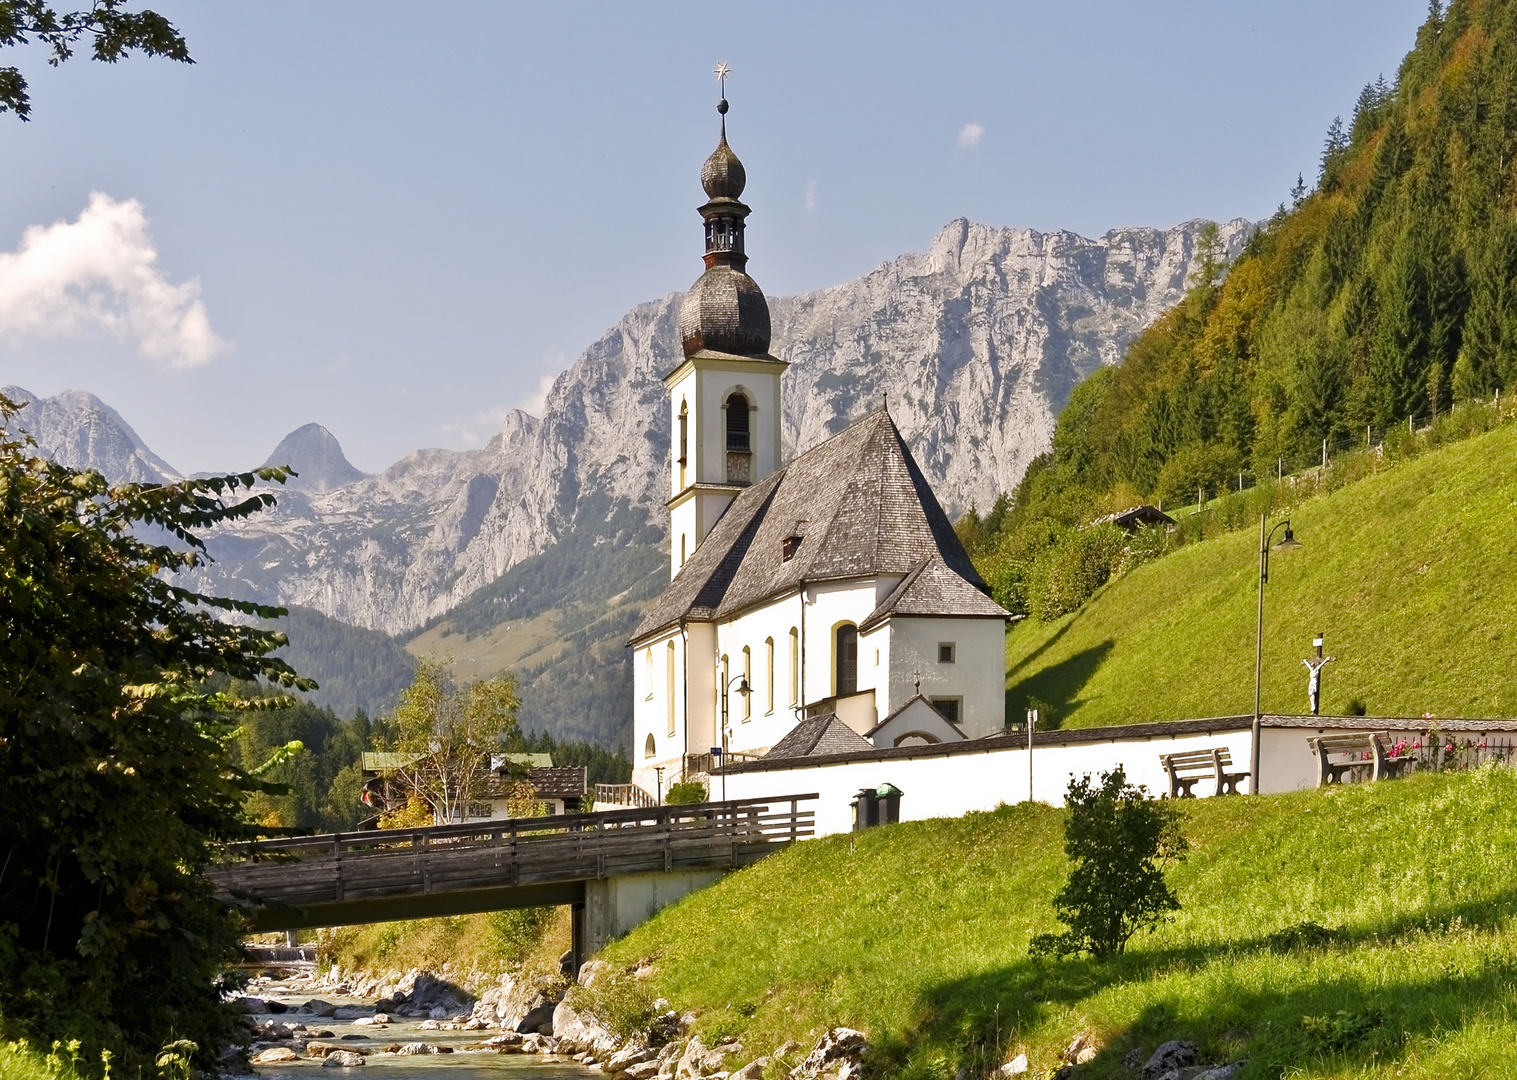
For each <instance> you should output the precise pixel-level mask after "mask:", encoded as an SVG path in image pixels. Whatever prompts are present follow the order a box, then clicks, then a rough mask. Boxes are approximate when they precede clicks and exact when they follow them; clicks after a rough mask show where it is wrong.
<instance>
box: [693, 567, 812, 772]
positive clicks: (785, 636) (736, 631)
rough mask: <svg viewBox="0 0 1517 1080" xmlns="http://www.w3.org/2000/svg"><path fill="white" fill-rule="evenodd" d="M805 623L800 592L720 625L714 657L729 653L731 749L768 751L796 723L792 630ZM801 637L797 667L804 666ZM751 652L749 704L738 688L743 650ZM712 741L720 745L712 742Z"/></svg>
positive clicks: (728, 706) (729, 731)
mask: <svg viewBox="0 0 1517 1080" xmlns="http://www.w3.org/2000/svg"><path fill="white" fill-rule="evenodd" d="M800 627H801V597H800V593H799V592H796V593H792V594H790V595H789V596H785V597H781V598H779V599H777V600H774V601H772V602H770V603H768V604H765V605H763V606H761V607H757V608H753V609H752V610H750V611H747V612H744V613H743V614H741V615H739V616H738V617H737V618H736V619H733V620H731V621H730V622H726V623H723V624H721V625H720V626H719V627H718V628H717V633H716V638H717V641H718V642H719V643H720V648H719V649H718V651H717V653H716V656H717V657H718V658H719V657H720V656H722V655H725V656H727V657H728V660H729V664H730V674H731V676H732V678H733V680H734V682H733V683H732V686H731V689H730V691H729V694H728V705H727V716H728V737H729V745H730V747H731V749H733V750H735V751H739V752H752V751H755V750H758V749H767V748H768V747H771V746H773V745H774V744H775V743H777V742H779V741H780V740H781V739H783V738H784V737H785V736H786V735H788V734H789V733H790V730H791V728H793V727H795V725H796V721H797V712H796V709H795V707H794V706H793V703H792V701H791V695H790V686H791V671H790V664H791V658H790V631H791V629H792V628H794V629H795V630H796V636H797V639H799V637H800ZM770 641H773V642H774V669H773V673H772V675H773V682H772V686H773V696H772V698H771V696H770V688H771V682H770V676H771V672H770V670H769V655H768V652H769V648H768V646H769V642H770ZM799 645H800V642H799V640H798V641H797V656H796V662H797V666H800V660H801V657H800V655H799ZM745 647H746V648H747V649H748V650H749V655H750V658H751V661H750V664H751V671H750V674H749V683H750V685H751V686H752V688H753V692H752V693H751V694H750V695H749V696H748V702H747V705H748V707H747V708H746V709H745V708H744V701H743V697H742V695H741V694H739V693H738V691H737V685H738V684H737V682H736V681H735V680H736V678H737V676H738V675H740V674H741V673H742V671H743V649H744V648H745ZM717 662H719V660H718V661H717ZM712 745H716V744H715V743H713V744H712Z"/></svg>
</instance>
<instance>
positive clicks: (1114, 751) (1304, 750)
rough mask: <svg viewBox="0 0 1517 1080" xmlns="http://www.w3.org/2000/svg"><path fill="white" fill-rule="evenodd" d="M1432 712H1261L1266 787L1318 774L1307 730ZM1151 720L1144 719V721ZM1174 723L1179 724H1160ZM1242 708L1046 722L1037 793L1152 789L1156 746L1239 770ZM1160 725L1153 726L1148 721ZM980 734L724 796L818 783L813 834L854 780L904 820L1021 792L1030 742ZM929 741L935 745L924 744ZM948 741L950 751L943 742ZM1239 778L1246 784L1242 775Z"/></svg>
mask: <svg viewBox="0 0 1517 1080" xmlns="http://www.w3.org/2000/svg"><path fill="white" fill-rule="evenodd" d="M1428 723H1429V721H1427V720H1425V719H1420V718H1416V719H1414V718H1403V717H1327V716H1324V717H1311V716H1266V717H1265V718H1264V722H1263V727H1262V730H1261V737H1260V740H1259V745H1260V756H1261V758H1262V762H1261V768H1260V772H1262V773H1263V774H1264V782H1263V785H1262V790H1263V792H1264V794H1266V795H1273V794H1278V793H1281V792H1286V791H1301V790H1303V789H1306V788H1310V787H1314V786H1316V783H1317V760H1316V757H1315V756H1314V755H1313V753H1312V751H1311V749H1310V747H1309V746H1308V745H1307V739H1309V738H1311V737H1312V736H1314V735H1328V734H1332V735H1343V734H1349V733H1351V732H1368V731H1378V732H1386V733H1391V734H1393V735H1397V736H1400V735H1404V736H1406V737H1407V738H1410V739H1420V738H1425V735H1424V734H1423V732H1424V731H1425V730H1426V728H1427V725H1428ZM1438 724H1439V725H1440V727H1441V728H1442V730H1443V732H1444V734H1445V736H1451V737H1454V738H1456V739H1461V740H1462V739H1465V738H1474V739H1477V740H1478V739H1481V738H1485V737H1499V738H1503V739H1506V740H1508V741H1509V742H1510V741H1517V720H1459V719H1442V720H1439V721H1438ZM1145 728H1146V729H1147V730H1146V731H1145V730H1144V729H1145ZM1173 728H1181V730H1180V731H1174V730H1163V729H1173ZM1250 728H1251V724H1250V718H1248V717H1222V718H1218V719H1216V720H1215V721H1205V720H1198V721H1179V722H1175V723H1172V724H1170V723H1166V724H1155V725H1135V726H1134V727H1132V728H1128V729H1124V728H1121V727H1109V728H1095V729H1092V728H1086V729H1077V730H1074V731H1068V732H1051V733H1049V734H1048V735H1046V736H1044V738H1046V739H1047V742H1044V743H1039V741H1038V738H1039V737H1038V736H1036V735H1035V736H1034V738H1033V755H1032V756H1033V763H1032V797H1033V798H1034V799H1036V800H1037V801H1038V802H1042V803H1048V804H1050V805H1053V806H1058V805H1061V804H1062V803H1063V801H1064V794H1065V792H1066V790H1067V789H1068V787H1069V779H1070V777H1072V776H1077V775H1081V774H1085V773H1089V774H1091V775H1092V776H1095V775H1098V774H1100V773H1102V772H1109V771H1110V770H1111V769H1112V768H1114V767H1115V766H1117V765H1122V766H1123V767H1124V769H1125V770H1126V772H1127V778H1128V780H1129V781H1130V782H1131V783H1134V784H1142V785H1144V786H1145V787H1147V788H1148V791H1149V793H1150V794H1151V795H1153V796H1156V797H1157V796H1160V795H1164V794H1166V793H1167V792H1168V791H1169V778H1168V776H1167V775H1166V774H1165V772H1164V769H1163V767H1162V766H1161V765H1160V764H1159V755H1160V754H1174V753H1183V752H1184V751H1187V750H1210V749H1211V748H1213V747H1225V748H1226V749H1227V751H1228V754H1229V755H1230V757H1231V758H1232V766H1231V769H1232V771H1234V772H1245V771H1247V770H1248V768H1249V760H1250V755H1251V739H1252V734H1251V730H1250ZM1155 729H1158V730H1155ZM1019 738H1024V737H1023V736H1016V737H1009V738H996V739H994V740H987V742H989V743H990V745H987V746H984V747H983V748H980V747H978V746H976V745H975V744H974V743H954V744H952V746H951V747H944V746H941V745H940V746H938V747H925V746H924V747H919V748H912V749H913V750H916V751H918V752H917V753H913V752H912V751H911V750H907V749H906V748H904V747H903V748H897V749H895V750H886V751H881V752H879V753H875V754H868V753H861V754H859V755H857V756H856V757H854V756H850V757H846V758H840V757H833V758H824V759H822V760H820V761H818V762H817V763H815V764H807V763H806V762H805V760H804V759H801V760H798V761H796V762H795V763H793V764H790V765H788V767H784V768H768V769H756V768H752V767H746V768H745V767H741V766H740V767H738V768H737V769H735V770H734V771H733V772H732V773H730V774H729V775H728V776H727V784H726V798H729V799H750V798H767V797H769V796H774V795H777V794H778V793H781V792H784V793H797V794H800V793H808V792H812V791H814V792H817V794H818V795H819V798H818V800H817V802H816V835H818V836H826V835H828V834H829V833H836V832H847V831H848V830H849V829H851V828H852V827H853V810H852V802H853V799H854V796H856V795H857V794H858V792H859V790H860V789H861V788H877V787H879V786H880V785H881V784H894V785H895V786H896V787H897V788H899V789H900V790H901V792H902V795H901V820H903V821H920V820H923V819H925V818H935V817H959V816H961V815H963V814H967V813H969V812H971V811H974V810H993V809H995V808H996V807H997V806H999V805H1001V804H1002V803H1018V802H1023V801H1025V800H1026V799H1027V796H1028V777H1027V746H1026V743H1025V742H1024V743H1022V744H1021V745H1017V744H1016V742H1014V741H1012V739H1019ZM932 750H936V751H937V752H936V753H931V752H929V751H932ZM945 750H946V752H945ZM721 783H722V781H721V778H720V775H718V776H714V777H712V781H711V797H712V798H713V799H719V798H722V795H721V791H722V788H721ZM1239 786H1240V789H1241V790H1244V791H1247V790H1248V787H1249V781H1244V782H1243V783H1242V784H1241V785H1239ZM1213 787H1214V785H1213V783H1212V781H1211V780H1210V779H1209V778H1203V779H1201V780H1199V781H1198V782H1197V783H1196V785H1195V793H1196V794H1197V795H1198V796H1203V797H1206V796H1210V795H1212V794H1214V792H1213Z"/></svg>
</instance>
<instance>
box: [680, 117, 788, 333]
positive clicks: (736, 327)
mask: <svg viewBox="0 0 1517 1080" xmlns="http://www.w3.org/2000/svg"><path fill="white" fill-rule="evenodd" d="M716 108H717V112H719V113H721V114H722V139H721V142H720V143H718V144H717V147H716V150H715V151H714V152H713V153H712V155H711V156H710V157H708V158H707V159H706V163H705V164H704V165H702V166H701V186H702V187H704V188H705V189H706V197H707V200H708V201H707V202H706V204H705V205H704V206H702V207H701V208H700V215H701V217H702V218H704V219H705V222H706V254H705V256H704V258H705V262H706V272H705V273H704V274H702V275H701V278H700V280H699V281H697V282H696V283H695V284H694V285H693V286H691V288H690V291H689V292H688V293H687V294H685V300H684V303H682V304H681V305H680V310H679V332H680V341H681V344H682V345H683V346H684V350H685V355H686V356H693V355H695V354H696V353H698V352H700V351H701V350H702V349H706V350H710V351H711V352H724V353H735V354H737V355H739V356H767V355H768V353H769V303H768V301H766V300H765V299H764V291H763V290H762V289H760V288H759V287H758V282H756V281H754V280H753V279H752V278H751V277H749V276H748V274H747V272H746V271H747V266H748V255H747V253H746V252H745V251H744V250H743V233H744V230H745V228H746V221H747V217H748V214H749V213H750V211H749V209H748V207H746V206H744V205H743V204H742V203H741V202H739V201H738V196H740V195H742V193H743V187H744V186H745V185H746V184H747V182H748V174H747V173H746V172H745V171H744V169H743V163H742V162H741V161H739V160H738V158H737V155H736V154H734V153H733V152H732V147H730V146H728V145H727V120H726V114H727V99H726V98H723V99H722V100H721V102H720V103H719V104H718V105H717V107H716Z"/></svg>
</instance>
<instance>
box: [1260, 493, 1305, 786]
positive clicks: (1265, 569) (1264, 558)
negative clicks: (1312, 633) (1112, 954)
mask: <svg viewBox="0 0 1517 1080" xmlns="http://www.w3.org/2000/svg"><path fill="white" fill-rule="evenodd" d="M1282 525H1283V526H1285V535H1284V536H1283V537H1281V538H1280V542H1279V543H1278V544H1276V545H1275V546H1276V547H1277V548H1279V549H1280V550H1281V551H1289V550H1290V549H1291V548H1298V547H1300V546H1301V545H1300V544H1299V543H1298V542H1297V541H1296V536H1295V534H1294V533H1293V532H1291V519H1290V518H1286V519H1285V520H1284V521H1277V522H1275V524H1274V527H1273V528H1271V529H1270V530H1269V531H1268V532H1265V531H1264V526H1265V515H1264V514H1260V515H1259V621H1258V626H1257V629H1256V632H1255V637H1254V725H1253V750H1252V753H1251V754H1250V755H1249V757H1250V760H1249V769H1250V772H1249V776H1250V778H1251V779H1250V783H1249V791H1250V792H1251V793H1253V794H1255V795H1257V794H1259V733H1260V729H1261V728H1262V726H1263V725H1262V724H1261V723H1260V718H1261V715H1262V714H1261V713H1260V710H1259V697H1260V691H1261V689H1262V688H1263V686H1264V585H1265V583H1266V582H1267V581H1269V542H1270V541H1271V540H1273V539H1274V538H1275V529H1278V528H1280V527H1281V526H1282Z"/></svg>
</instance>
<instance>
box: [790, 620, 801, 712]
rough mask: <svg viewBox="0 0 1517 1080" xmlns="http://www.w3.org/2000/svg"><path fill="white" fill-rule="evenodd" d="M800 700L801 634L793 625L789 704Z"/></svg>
mask: <svg viewBox="0 0 1517 1080" xmlns="http://www.w3.org/2000/svg"><path fill="white" fill-rule="evenodd" d="M800 700H801V635H800V633H799V632H797V630H796V628H795V627H793V626H792V627H791V628H790V704H792V705H797V704H799V703H800Z"/></svg>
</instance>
